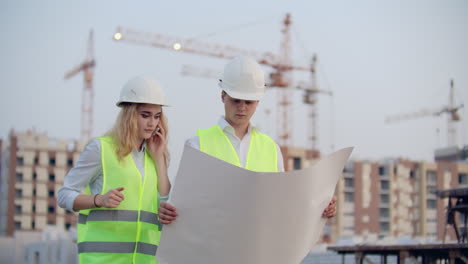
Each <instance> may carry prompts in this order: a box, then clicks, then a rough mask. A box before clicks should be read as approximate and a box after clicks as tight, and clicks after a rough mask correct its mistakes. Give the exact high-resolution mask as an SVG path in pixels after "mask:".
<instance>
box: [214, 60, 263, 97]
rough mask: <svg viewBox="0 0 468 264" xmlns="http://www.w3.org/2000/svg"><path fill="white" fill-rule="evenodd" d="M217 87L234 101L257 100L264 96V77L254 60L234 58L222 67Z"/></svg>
mask: <svg viewBox="0 0 468 264" xmlns="http://www.w3.org/2000/svg"><path fill="white" fill-rule="evenodd" d="M219 87H221V89H222V90H223V91H225V92H226V93H227V94H229V96H231V97H233V98H236V99H241V100H259V99H260V98H262V96H263V94H265V76H264V73H263V71H262V68H261V67H260V65H259V64H258V63H257V62H256V61H255V60H253V59H251V58H247V57H235V58H234V59H232V60H231V61H230V62H228V63H227V64H226V66H225V67H224V72H223V77H222V78H221V79H220V80H219Z"/></svg>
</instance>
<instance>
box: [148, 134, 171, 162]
mask: <svg viewBox="0 0 468 264" xmlns="http://www.w3.org/2000/svg"><path fill="white" fill-rule="evenodd" d="M146 144H147V146H148V150H149V152H150V154H151V157H152V158H153V159H154V160H155V161H156V160H163V159H164V151H165V150H166V131H164V128H162V126H160V125H158V126H157V127H156V131H155V132H154V135H153V136H152V137H150V138H149V139H148V140H147V141H146Z"/></svg>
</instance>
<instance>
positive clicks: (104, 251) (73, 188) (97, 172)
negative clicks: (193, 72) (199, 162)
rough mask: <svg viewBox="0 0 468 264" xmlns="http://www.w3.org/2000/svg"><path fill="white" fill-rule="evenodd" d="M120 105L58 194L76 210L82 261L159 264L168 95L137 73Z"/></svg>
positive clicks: (165, 189)
mask: <svg viewBox="0 0 468 264" xmlns="http://www.w3.org/2000/svg"><path fill="white" fill-rule="evenodd" d="M117 106H118V107H120V108H121V110H120V113H119V115H118V117H117V120H116V122H115V125H114V127H113V128H112V129H111V130H110V131H109V132H108V133H107V134H106V135H105V136H104V137H100V138H96V139H94V140H92V141H91V142H90V143H89V144H88V145H87V146H86V147H85V149H84V151H83V152H82V154H81V156H80V159H79V161H78V162H77V164H76V166H75V167H73V168H72V169H71V170H70V172H69V173H68V175H67V176H66V178H65V182H64V186H63V187H62V188H61V189H60V190H59V192H58V199H57V200H58V203H59V205H60V206H61V207H63V208H65V209H68V210H70V211H79V218H78V232H77V233H78V254H79V259H80V263H112V264H118V263H156V261H155V260H154V259H155V254H156V249H157V245H158V243H159V238H160V231H161V224H160V223H159V221H158V215H157V213H158V204H159V200H160V199H162V200H164V199H167V196H168V194H169V190H170V182H169V178H168V176H167V166H168V161H169V154H168V151H167V146H166V139H167V131H168V128H167V121H166V119H165V117H164V114H163V111H162V106H166V100H165V97H164V94H163V91H162V89H161V88H160V86H159V84H158V82H157V81H155V80H151V79H148V78H145V77H136V78H133V79H131V80H130V81H128V82H127V84H125V86H124V87H123V88H122V91H121V93H120V100H119V101H118V102H117ZM82 190H85V191H84V194H80V192H81V191H82Z"/></svg>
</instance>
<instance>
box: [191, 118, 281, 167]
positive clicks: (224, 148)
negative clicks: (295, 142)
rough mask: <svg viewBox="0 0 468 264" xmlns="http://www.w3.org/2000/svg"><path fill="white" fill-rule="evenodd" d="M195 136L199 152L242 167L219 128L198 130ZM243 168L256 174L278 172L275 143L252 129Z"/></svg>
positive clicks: (215, 126)
mask: <svg viewBox="0 0 468 264" xmlns="http://www.w3.org/2000/svg"><path fill="white" fill-rule="evenodd" d="M197 135H198V137H199V142H200V151H202V152H205V153H206V154H209V155H211V156H213V157H216V158H218V159H221V160H224V161H226V162H229V163H231V164H233V165H236V166H239V167H242V166H241V164H240V161H239V157H238V156H237V152H236V150H235V149H234V147H233V146H232V143H231V141H230V140H229V138H228V137H227V136H226V135H225V134H224V132H223V131H222V130H221V127H220V126H218V125H214V126H212V127H211V128H208V129H199V130H198V131H197ZM245 168H246V169H248V170H252V171H258V172H277V171H278V153H277V148H276V143H275V142H274V141H273V140H272V139H271V138H270V137H269V136H267V135H265V134H263V133H260V132H258V131H257V130H256V129H252V134H251V137H250V145H249V150H248V152H247V158H246V163H245Z"/></svg>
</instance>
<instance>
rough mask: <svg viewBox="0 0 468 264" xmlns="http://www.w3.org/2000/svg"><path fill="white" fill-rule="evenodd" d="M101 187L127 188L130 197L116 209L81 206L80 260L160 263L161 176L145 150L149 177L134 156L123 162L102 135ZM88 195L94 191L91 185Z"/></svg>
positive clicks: (146, 169) (109, 141) (105, 189)
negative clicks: (159, 208)
mask: <svg viewBox="0 0 468 264" xmlns="http://www.w3.org/2000/svg"><path fill="white" fill-rule="evenodd" d="M99 139H100V141H101V160H102V173H103V182H102V191H101V194H105V193H107V192H108V191H109V190H111V189H115V188H118V187H124V188H125V189H124V190H123V191H122V193H123V194H124V196H125V198H124V200H123V201H122V202H121V203H120V205H119V206H118V207H117V208H93V209H87V210H80V213H79V217H78V254H79V259H80V263H82V264H88V263H111V264H120V263H122V264H124V263H125V264H128V263H157V262H156V261H155V255H156V250H157V248H158V244H159V239H160V236H161V224H160V223H159V220H158V215H157V213H158V195H157V194H158V176H157V173H156V166H155V164H154V162H153V160H152V159H151V157H150V155H149V153H148V152H145V177H144V181H143V182H142V177H141V174H140V172H139V171H138V169H137V167H136V165H135V162H134V161H133V159H132V156H131V155H127V156H126V157H125V158H124V159H123V160H122V161H121V162H119V160H118V158H117V154H116V147H115V144H114V143H113V141H112V138H110V137H101V138H99ZM85 193H86V194H90V190H89V186H88V187H87V188H86V191H85Z"/></svg>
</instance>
